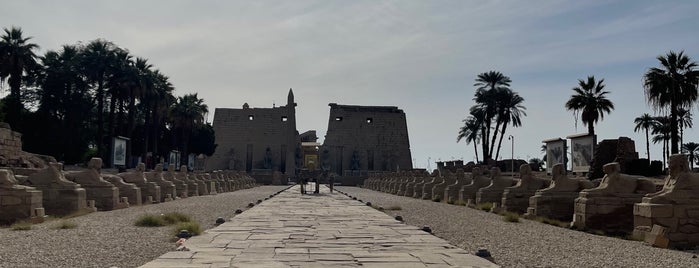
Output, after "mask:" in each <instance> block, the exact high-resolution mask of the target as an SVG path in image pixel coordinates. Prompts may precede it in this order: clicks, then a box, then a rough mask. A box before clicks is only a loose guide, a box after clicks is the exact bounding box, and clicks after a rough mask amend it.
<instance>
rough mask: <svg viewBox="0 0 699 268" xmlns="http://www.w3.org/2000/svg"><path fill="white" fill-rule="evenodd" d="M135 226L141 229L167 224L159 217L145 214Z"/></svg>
mask: <svg viewBox="0 0 699 268" xmlns="http://www.w3.org/2000/svg"><path fill="white" fill-rule="evenodd" d="M135 225H136V226H141V227H159V226H165V225H167V222H165V220H164V219H163V217H161V216H159V215H153V214H145V215H141V216H140V217H138V219H137V220H136V223H135Z"/></svg>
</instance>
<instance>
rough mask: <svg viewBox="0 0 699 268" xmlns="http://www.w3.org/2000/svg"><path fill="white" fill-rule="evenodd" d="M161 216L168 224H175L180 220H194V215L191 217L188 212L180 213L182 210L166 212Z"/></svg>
mask: <svg viewBox="0 0 699 268" xmlns="http://www.w3.org/2000/svg"><path fill="white" fill-rule="evenodd" d="M160 217H162V218H163V220H164V221H165V223H167V225H170V224H175V223H178V222H188V221H192V217H190V216H189V215H187V214H183V213H180V212H169V213H165V214H163V215H160Z"/></svg>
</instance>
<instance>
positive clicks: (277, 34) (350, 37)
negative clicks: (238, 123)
mask: <svg viewBox="0 0 699 268" xmlns="http://www.w3.org/2000/svg"><path fill="white" fill-rule="evenodd" d="M697 14H699V2H697V1H553V0H551V1H547V0H540V1H515V0H512V1H505V0H492V1H486V0H479V1H475V0H473V1H472V0H459V1H344V0H337V1H331V0H325V1H302V0H298V1H296V0H295V1H264V0H260V1H16V0H0V27H3V28H9V27H11V26H18V27H21V28H22V30H23V31H24V33H25V35H27V36H32V37H33V38H32V39H31V40H32V41H33V42H34V43H36V44H38V45H39V46H41V49H40V50H39V53H38V54H40V55H43V54H44V53H45V52H46V51H48V50H58V49H60V47H61V45H64V44H75V43H78V42H89V41H91V40H94V39H97V38H102V39H106V40H109V41H112V42H114V43H116V44H117V45H119V46H120V47H122V48H126V49H128V50H129V51H130V52H131V53H132V54H133V55H135V56H138V57H144V58H147V59H148V60H149V62H150V63H152V64H153V65H154V66H155V68H157V69H160V71H161V72H162V73H164V74H166V75H168V76H169V77H170V78H171V82H172V83H173V84H174V86H175V88H176V91H175V94H176V95H183V94H188V93H194V92H196V93H198V94H199V97H200V98H203V99H204V100H205V102H206V104H207V105H208V106H209V109H210V111H211V113H210V114H209V116H208V117H209V121H212V119H213V111H214V109H215V108H228V107H230V108H241V107H242V105H243V103H248V104H249V105H250V106H251V107H272V105H277V106H279V105H284V104H285V102H286V96H287V92H288V90H289V88H293V90H294V94H295V97H296V102H297V103H298V106H297V113H296V116H297V129H298V130H299V132H301V133H302V132H304V131H306V130H311V129H315V130H317V131H318V136H319V137H320V140H319V141H320V142H322V140H323V137H324V135H325V132H326V129H327V125H328V120H329V118H328V117H329V110H330V108H329V106H328V103H339V104H352V105H382V106H397V107H399V108H400V109H403V110H404V111H405V113H406V117H407V121H408V122H407V123H408V132H409V136H410V137H409V138H410V146H411V151H412V157H413V162H414V165H415V166H416V167H427V166H428V160H429V162H432V163H430V164H429V165H430V167H432V168H434V167H435V164H434V163H433V162H434V161H435V160H452V159H463V160H465V161H473V160H474V159H475V155H474V151H473V146H472V145H466V144H465V143H463V141H462V142H461V143H456V136H457V133H458V130H459V128H460V127H461V126H462V124H463V123H462V119H464V118H465V117H466V116H467V114H468V108H469V107H471V106H472V105H473V104H474V103H473V100H472V98H473V93H474V91H475V87H474V86H473V84H474V79H475V78H476V76H477V75H478V74H479V73H483V72H487V71H490V70H497V71H500V72H502V73H503V74H505V75H507V76H509V77H510V78H511V79H512V83H511V88H512V89H513V90H514V91H516V92H518V93H519V94H520V95H521V96H522V97H523V98H524V99H525V101H524V106H526V108H527V110H526V113H527V116H526V117H524V118H523V119H522V123H523V126H522V127H520V128H508V132H507V134H506V135H513V136H514V152H513V151H512V150H511V147H512V145H513V144H512V143H511V142H510V141H508V140H507V138H506V139H505V140H504V141H503V145H502V150H501V153H500V155H501V157H502V158H509V157H510V155H514V157H515V158H521V159H530V158H534V157H537V158H541V157H542V156H543V154H542V153H541V152H540V147H541V144H542V143H541V142H542V140H546V139H551V138H558V137H561V138H565V137H566V136H568V135H572V134H577V133H584V132H586V131H587V128H586V127H585V126H584V125H582V123H581V122H579V120H578V123H577V127H576V120H575V117H574V115H573V113H572V112H570V111H567V110H566V109H565V107H564V104H565V102H566V101H567V99H568V98H569V97H570V95H571V94H572V93H573V92H572V88H573V87H575V86H577V80H578V79H584V78H586V77H587V76H589V75H594V76H595V77H596V78H598V79H602V78H603V79H604V81H605V84H606V90H608V91H609V92H610V93H609V95H608V97H609V99H610V100H611V101H613V102H614V104H615V107H616V109H615V110H614V111H612V112H611V113H610V114H607V115H604V119H603V120H602V121H601V122H599V123H598V124H597V125H596V126H595V130H596V132H597V136H598V141H601V140H603V139H615V138H618V137H620V136H624V137H630V138H632V139H634V140H635V141H636V150H637V151H638V152H639V155H640V156H641V157H645V136H644V133H641V132H639V133H635V132H634V124H633V120H634V118H636V117H638V116H640V115H641V114H643V113H650V114H654V113H655V112H656V111H655V110H653V109H652V108H651V107H650V106H648V105H647V102H646V99H645V96H644V94H643V87H642V77H643V74H644V72H646V71H647V70H648V68H651V67H656V66H658V65H659V63H658V61H657V59H656V57H657V56H659V55H663V54H666V53H668V52H669V51H670V50H674V51H680V50H684V51H685V53H686V54H688V55H689V56H690V57H691V58H692V59H694V60H699V22H698V21H697V19H696V16H697ZM0 94H7V93H6V92H3V93H0ZM692 111H693V112H694V113H697V109H696V108H693V109H692ZM695 117H697V116H695ZM698 134H699V132H696V131H695V130H693V129H690V130H687V131H685V138H684V139H685V142H689V141H694V142H699V135H698ZM661 151H662V147H661V145H660V144H655V145H653V144H651V158H652V159H659V158H661ZM481 153H482V152H480V150H479V154H481Z"/></svg>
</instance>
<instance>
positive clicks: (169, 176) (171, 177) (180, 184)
mask: <svg viewBox="0 0 699 268" xmlns="http://www.w3.org/2000/svg"><path fill="white" fill-rule="evenodd" d="M163 179H165V180H166V181H170V182H172V183H173V184H175V189H176V192H177V197H179V198H187V196H189V194H188V193H189V186H188V184H187V182H185V181H182V180H180V179H179V178H177V176H175V164H170V165H168V166H167V172H165V173H163Z"/></svg>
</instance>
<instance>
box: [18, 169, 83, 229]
mask: <svg viewBox="0 0 699 268" xmlns="http://www.w3.org/2000/svg"><path fill="white" fill-rule="evenodd" d="M62 168H63V167H62V166H61V164H57V163H51V165H50V166H48V167H46V168H44V169H41V170H39V171H37V172H36V173H33V174H31V175H29V177H27V180H26V181H25V183H26V184H27V185H30V186H32V187H34V188H36V189H37V190H41V192H42V204H43V207H44V210H45V211H46V214H48V215H58V216H63V215H68V214H71V213H75V212H79V211H83V210H84V211H94V210H93V209H92V208H90V207H88V206H87V198H86V192H85V189H83V188H80V185H79V184H77V183H74V182H71V181H69V180H67V179H66V178H65V176H64V175H63V173H62V172H61V171H60V170H61V169H62Z"/></svg>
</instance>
